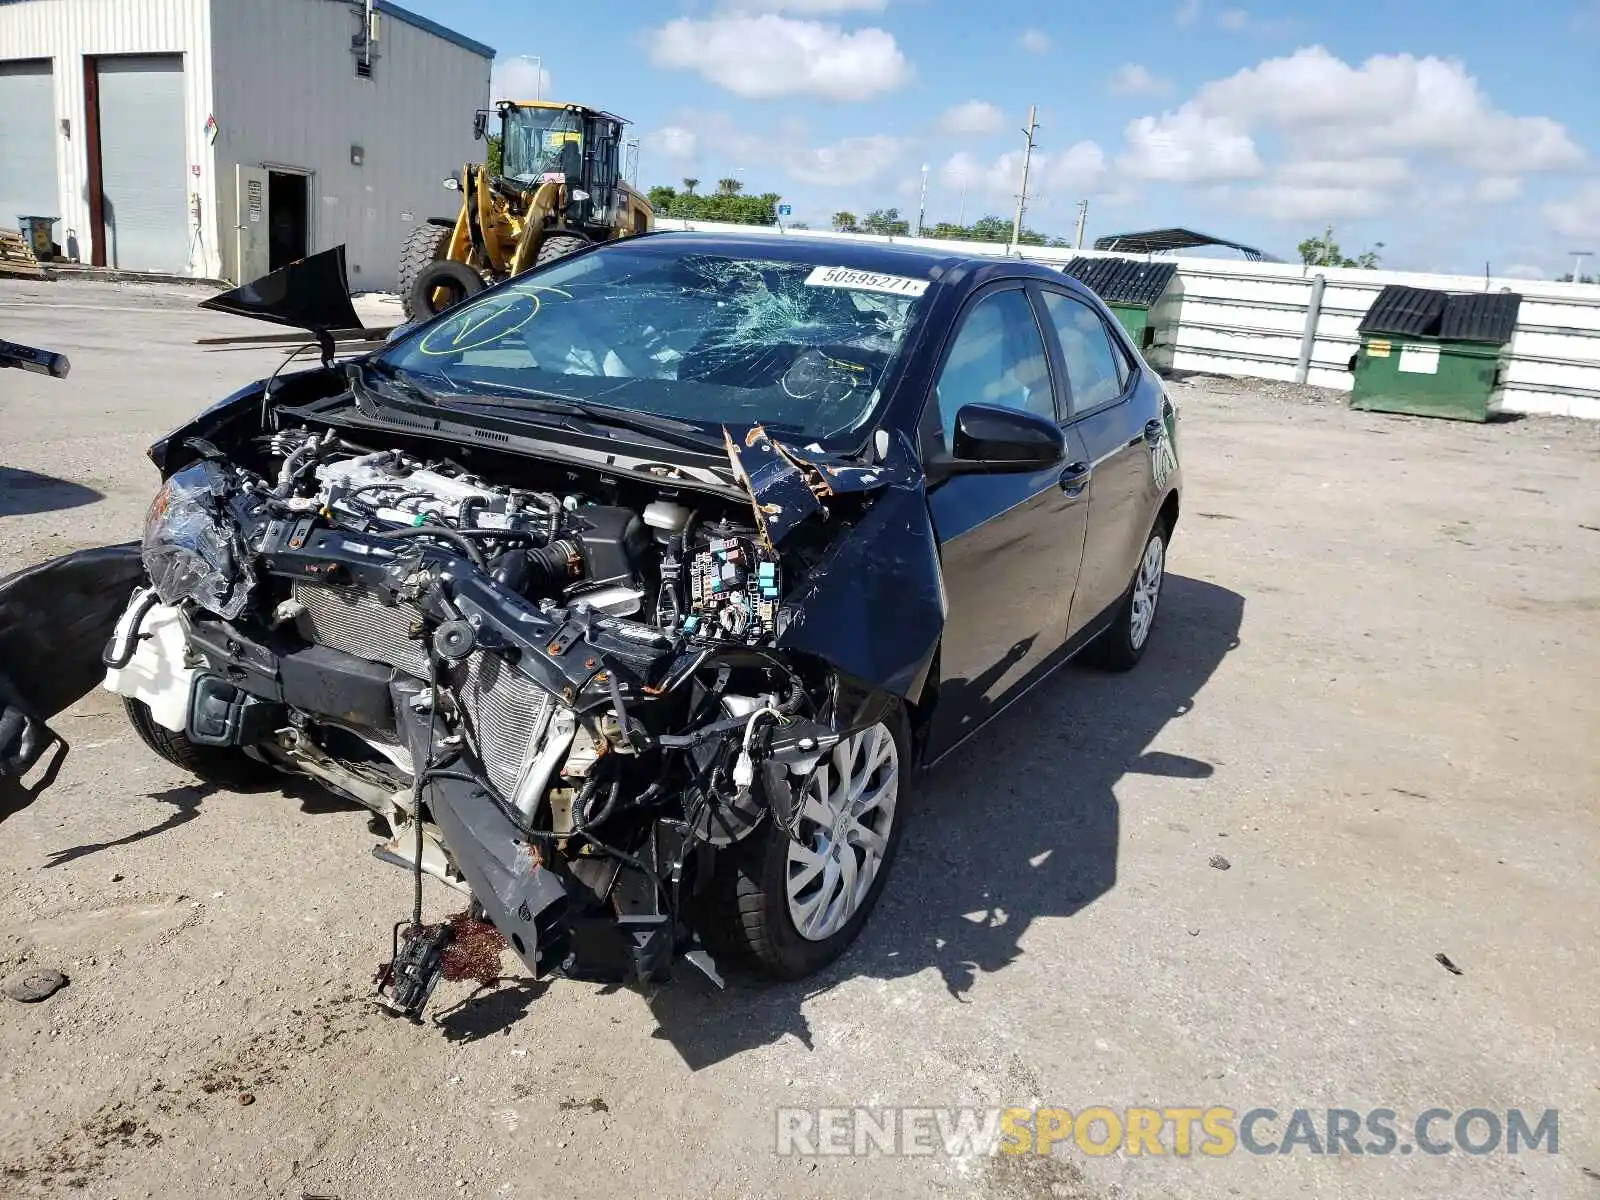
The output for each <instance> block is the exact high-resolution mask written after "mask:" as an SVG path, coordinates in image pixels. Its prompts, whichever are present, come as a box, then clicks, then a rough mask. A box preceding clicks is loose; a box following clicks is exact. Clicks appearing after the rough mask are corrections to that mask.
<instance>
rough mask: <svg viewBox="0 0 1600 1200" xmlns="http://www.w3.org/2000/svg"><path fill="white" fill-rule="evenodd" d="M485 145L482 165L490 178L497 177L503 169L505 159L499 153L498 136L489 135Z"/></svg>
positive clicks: (494, 134)
mask: <svg viewBox="0 0 1600 1200" xmlns="http://www.w3.org/2000/svg"><path fill="white" fill-rule="evenodd" d="M487 145H488V149H487V150H485V151H484V153H483V164H484V166H485V168H487V170H488V172H489V174H490V175H491V176H494V175H498V174H500V173H501V171H502V170H504V168H505V159H504V158H503V157H502V156H501V153H500V135H499V134H498V133H491V134H490V135H489V139H488V142H487Z"/></svg>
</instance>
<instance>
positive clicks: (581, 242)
mask: <svg viewBox="0 0 1600 1200" xmlns="http://www.w3.org/2000/svg"><path fill="white" fill-rule="evenodd" d="M591 245H593V243H592V242H590V241H589V239H588V238H581V237H578V236H577V235H576V234H572V233H552V234H551V235H550V236H549V237H547V238H545V240H544V243H543V244H542V245H541V246H540V247H539V253H538V254H537V255H535V256H534V260H533V265H534V266H536V267H542V266H544V265H545V263H553V262H555V260H556V259H558V258H565V257H566V256H567V255H569V254H574V253H576V252H577V251H579V250H583V249H585V248H587V247H588V246H591Z"/></svg>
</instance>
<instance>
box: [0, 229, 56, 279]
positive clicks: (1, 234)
mask: <svg viewBox="0 0 1600 1200" xmlns="http://www.w3.org/2000/svg"><path fill="white" fill-rule="evenodd" d="M0 275H8V276H12V277H17V278H22V279H44V278H46V276H45V272H44V268H43V267H41V266H40V265H39V260H38V259H36V258H34V256H33V247H32V246H30V245H28V242H27V239H26V238H24V237H23V236H22V233H21V232H20V231H19V230H16V229H0Z"/></svg>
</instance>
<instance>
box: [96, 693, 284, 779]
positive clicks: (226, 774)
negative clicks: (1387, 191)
mask: <svg viewBox="0 0 1600 1200" xmlns="http://www.w3.org/2000/svg"><path fill="white" fill-rule="evenodd" d="M122 707H123V708H124V709H125V710H126V711H127V713H128V720H129V721H130V722H131V723H132V725H133V731H134V732H135V733H137V734H138V735H139V740H140V741H141V742H143V743H144V744H145V745H146V746H148V747H150V749H152V750H154V751H155V752H156V753H157V754H159V755H160V756H161V757H162V758H164V759H166V760H167V761H168V762H169V763H171V764H172V765H173V766H175V767H181V768H182V769H183V770H185V771H187V772H188V773H189V774H191V775H193V776H194V777H195V778H196V779H198V780H200V782H202V783H209V784H211V785H212V786H213V787H218V788H222V789H223V790H224V791H229V792H255V791H261V790H263V789H265V788H269V787H272V786H274V780H275V776H276V775H277V772H276V771H274V770H273V769H272V768H271V767H269V766H267V764H266V763H262V762H257V761H256V760H255V759H253V758H251V757H250V756H249V755H247V754H246V753H245V752H244V751H243V750H237V749H234V748H232V747H228V746H200V745H196V744H195V743H194V742H191V741H190V740H189V739H188V738H187V737H185V736H184V735H183V734H181V733H174V732H173V731H172V730H170V729H168V728H167V727H166V726H165V725H161V724H158V723H157V722H156V719H155V717H154V716H152V715H151V712H150V709H149V706H147V705H146V704H145V703H144V701H142V700H134V699H132V698H131V697H128V696H124V697H123V698H122Z"/></svg>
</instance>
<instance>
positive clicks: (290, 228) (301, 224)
mask: <svg viewBox="0 0 1600 1200" xmlns="http://www.w3.org/2000/svg"><path fill="white" fill-rule="evenodd" d="M308 184H309V179H308V177H307V176H306V175H305V174H303V173H302V172H299V171H268V172H267V230H268V232H267V247H268V251H267V257H268V260H269V262H270V265H271V268H272V270H274V271H276V270H277V269H278V268H279V267H284V266H288V265H289V264H290V263H292V262H295V261H297V260H299V259H302V258H304V257H305V256H306V251H307V249H308V242H309V237H308V234H309V230H308V229H307V225H308V218H309V215H310V214H309V210H308V209H307V206H306V193H307V191H308V190H309V188H308Z"/></svg>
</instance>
